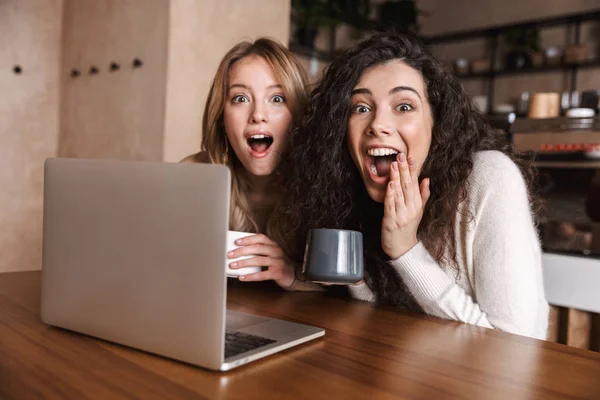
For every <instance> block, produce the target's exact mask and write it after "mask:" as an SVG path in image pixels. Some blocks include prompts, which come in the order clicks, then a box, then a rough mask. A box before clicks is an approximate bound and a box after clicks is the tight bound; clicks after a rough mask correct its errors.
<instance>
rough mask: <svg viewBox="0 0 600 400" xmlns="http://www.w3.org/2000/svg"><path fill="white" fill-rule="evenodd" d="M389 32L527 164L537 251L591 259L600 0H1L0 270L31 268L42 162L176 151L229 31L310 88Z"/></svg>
mask: <svg viewBox="0 0 600 400" xmlns="http://www.w3.org/2000/svg"><path fill="white" fill-rule="evenodd" d="M389 29H408V30H411V31H413V32H415V33H417V34H419V35H420V36H422V37H423V38H424V39H425V40H426V41H428V42H429V43H430V44H431V45H432V49H433V52H434V54H435V55H437V56H438V57H439V58H440V59H441V60H442V61H443V62H444V64H445V65H446V68H447V69H448V70H449V71H451V72H452V73H453V74H455V75H456V76H457V77H459V78H460V80H461V82H462V83H463V85H464V87H465V89H466V91H467V92H468V93H469V95H470V96H471V97H472V98H473V101H474V102H475V104H476V105H477V106H478V107H479V108H480V109H481V111H482V112H483V113H485V114H486V115H487V117H488V118H489V120H490V122H491V123H492V125H493V126H494V127H495V128H496V131H497V133H498V134H499V135H503V136H504V137H505V138H506V140H508V141H510V142H512V143H513V145H514V146H515V148H517V149H518V150H523V151H528V152H529V153H528V154H529V156H530V157H533V158H534V159H535V162H536V163H537V166H538V167H539V179H538V181H539V190H540V193H541V194H542V195H543V197H544V199H545V200H546V206H545V208H544V211H543V214H542V216H541V220H540V232H541V235H542V244H543V246H544V250H545V252H546V254H560V255H568V256H573V257H572V258H568V260H574V261H568V262H567V264H568V265H569V266H571V265H575V264H576V262H577V260H581V259H584V260H585V261H586V262H587V261H594V262H595V263H596V264H595V265H597V268H599V269H600V259H599V256H600V119H599V117H598V105H599V101H598V98H599V94H600V0H554V1H549V0H526V1H523V0H504V1H497V0H0V185H1V186H0V187H1V188H2V190H0V226H1V227H2V229H1V230H0V272H8V271H20V270H36V269H40V268H41V238H42V232H41V229H42V204H43V163H44V160H45V159H46V158H47V157H56V156H58V157H82V158H109V159H130V160H150V161H166V162H176V161H179V160H180V159H182V158H183V157H184V156H186V155H189V154H191V153H194V152H196V151H198V150H199V147H200V138H201V134H202V133H201V120H202V110H203V108H204V102H205V99H206V96H207V94H208V88H209V85H210V83H211V80H212V78H213V75H214V73H215V71H216V68H217V65H218V63H219V61H220V59H221V57H222V56H223V55H224V54H225V52H226V51H227V50H228V49H229V48H230V47H231V46H233V45H234V44H235V43H237V42H238V41H240V40H242V39H255V38H257V37H260V36H269V37H272V38H275V39H277V40H279V41H281V42H283V43H285V44H288V45H289V47H290V49H291V50H292V51H293V53H294V54H295V55H296V56H297V57H298V59H299V60H300V61H301V64H302V65H303V66H304V68H305V69H306V71H307V73H308V74H309V76H310V79H311V82H312V83H316V82H318V80H319V78H320V77H321V74H322V72H323V70H324V69H325V68H326V67H327V66H328V65H329V63H330V62H331V60H332V59H333V58H334V57H335V56H336V55H337V54H339V53H340V52H341V51H343V50H344V49H346V48H348V47H349V46H352V45H353V44H354V43H356V42H358V41H360V40H362V39H364V38H367V37H368V36H369V35H371V34H373V32H376V31H380V30H389ZM563 264H564V263H563ZM599 304H600V302H599ZM598 307H600V305H599V306H598ZM592 311H593V310H592ZM594 329H596V330H598V331H599V332H600V323H599V327H598V328H594ZM598 337H599V338H600V334H598ZM565 340H566V339H565ZM598 342H599V343H600V340H599V341H598Z"/></svg>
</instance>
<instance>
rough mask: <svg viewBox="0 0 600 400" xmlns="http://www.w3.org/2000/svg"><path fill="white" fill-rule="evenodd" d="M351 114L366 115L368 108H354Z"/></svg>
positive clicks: (361, 106)
mask: <svg viewBox="0 0 600 400" xmlns="http://www.w3.org/2000/svg"><path fill="white" fill-rule="evenodd" d="M352 112H353V113H354V114H362V113H366V112H369V107H367V106H363V105H360V106H355V107H352Z"/></svg>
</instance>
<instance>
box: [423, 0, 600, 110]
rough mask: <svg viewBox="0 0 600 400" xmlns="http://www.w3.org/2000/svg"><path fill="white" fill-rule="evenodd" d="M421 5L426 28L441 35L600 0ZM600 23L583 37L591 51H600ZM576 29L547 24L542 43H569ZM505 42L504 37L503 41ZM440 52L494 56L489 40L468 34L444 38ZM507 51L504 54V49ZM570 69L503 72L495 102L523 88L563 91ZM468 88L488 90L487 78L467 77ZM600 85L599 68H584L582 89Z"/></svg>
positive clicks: (583, 7) (590, 6) (432, 0)
mask: <svg viewBox="0 0 600 400" xmlns="http://www.w3.org/2000/svg"><path fill="white" fill-rule="evenodd" d="M418 3H419V7H420V8H422V9H424V10H427V11H429V12H430V13H431V15H430V16H428V17H423V18H422V19H421V23H422V34H424V35H436V34H443V33H449V32H455V31H462V30H467V29H475V28H481V27H487V26H494V25H500V24H507V23H512V22H517V21H524V20H530V19H537V18H546V17H552V16H559V15H563V14H570V13H578V12H585V11H591V10H597V9H598V8H600V0H560V1H559V0H554V1H549V0H528V1H523V0H504V1H497V0H453V1H445V0H420V1H419V2H418ZM599 27H600V24H598V23H586V24H583V25H582V30H581V33H582V34H581V38H582V41H583V42H589V43H590V50H591V53H592V54H596V55H598V54H600V53H599V52H598V46H599V45H600V40H599V39H598V37H599V32H600V31H599V30H598V28H599ZM569 34H572V32H571V31H569V30H567V29H566V28H565V27H553V28H547V29H542V30H541V32H540V39H541V46H542V47H548V46H559V47H562V48H564V46H565V45H566V44H567V38H568V37H569ZM500 46H502V43H501V41H500ZM434 51H435V54H436V55H437V56H438V57H439V58H441V59H443V60H446V61H449V62H451V61H452V60H455V59H456V58H459V57H465V58H468V59H476V58H484V57H486V56H489V53H488V52H489V47H488V46H487V45H486V42H485V40H469V41H462V42H455V43H449V44H443V45H439V46H436V47H435V48H434ZM499 56H500V57H502V55H501V54H499ZM567 76H568V75H567V74H563V73H558V72H552V73H539V74H528V75H515V76H503V77H500V78H498V79H497V80H496V84H495V86H494V88H495V90H494V103H495V104H498V103H504V102H510V101H514V100H515V99H516V98H517V97H518V96H519V94H520V93H521V92H523V91H529V92H539V91H563V90H567V88H568V82H569V81H568V80H566V79H565V77H567ZM463 85H464V86H465V89H466V90H467V91H468V92H469V93H470V94H472V95H480V94H486V93H487V84H486V82H485V81H484V80H482V79H463ZM598 88H600V68H593V69H589V70H582V71H580V72H579V75H578V82H577V90H586V89H598Z"/></svg>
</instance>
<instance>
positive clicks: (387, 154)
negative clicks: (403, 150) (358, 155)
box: [366, 147, 399, 183]
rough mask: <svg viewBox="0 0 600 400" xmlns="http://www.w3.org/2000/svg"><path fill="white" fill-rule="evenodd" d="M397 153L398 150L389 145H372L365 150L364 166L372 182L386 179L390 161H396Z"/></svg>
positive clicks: (388, 173) (381, 181)
mask: <svg viewBox="0 0 600 400" xmlns="http://www.w3.org/2000/svg"><path fill="white" fill-rule="evenodd" d="M398 153H399V152H398V150H396V149H392V148H390V147H374V148H371V149H368V150H367V157H366V167H367V170H368V171H369V175H370V178H371V179H372V180H373V181H374V182H376V183H386V182H387V181H388V179H389V176H390V168H391V165H392V162H393V161H396V157H397V156H398Z"/></svg>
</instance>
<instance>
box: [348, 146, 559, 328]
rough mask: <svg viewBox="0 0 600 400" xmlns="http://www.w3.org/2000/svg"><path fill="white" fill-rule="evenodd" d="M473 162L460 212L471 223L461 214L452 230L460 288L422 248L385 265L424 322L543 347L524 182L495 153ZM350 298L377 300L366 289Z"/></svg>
mask: <svg viewBox="0 0 600 400" xmlns="http://www.w3.org/2000/svg"><path fill="white" fill-rule="evenodd" d="M473 161H474V167H473V171H472V172H471V175H470V176H469V187H468V196H467V199H466V201H465V202H463V203H462V204H461V206H460V207H461V209H464V208H465V207H466V208H467V209H468V210H469V211H470V213H471V215H472V217H473V218H472V219H469V217H468V215H464V213H462V214H461V213H460V212H459V213H458V214H457V221H456V227H455V229H456V236H455V238H454V239H455V241H456V248H457V259H458V267H459V270H460V276H459V278H458V280H456V279H455V278H456V275H457V273H456V270H455V269H454V268H453V267H451V266H449V265H440V264H438V263H437V262H436V261H435V259H434V258H433V257H432V256H431V255H430V254H429V252H428V251H427V250H426V249H425V247H424V246H423V245H422V244H421V243H419V244H417V245H416V246H415V247H413V248H412V249H411V250H409V251H408V252H407V253H406V254H404V255H403V256H401V257H400V258H398V259H397V260H393V261H391V264H392V266H393V267H394V269H395V270H396V271H398V273H399V274H400V276H401V277H402V279H403V280H404V282H405V283H406V285H407V287H408V289H409V290H410V292H411V293H412V295H413V296H414V298H415V300H416V301H417V302H418V303H419V305H420V306H421V307H422V308H423V310H424V311H425V312H426V313H427V314H431V315H434V316H437V317H440V318H445V319H451V320H456V321H461V322H465V323H468V324H475V325H479V326H484V327H487V328H496V329H500V330H503V331H506V332H511V333H516V334H520V335H525V336H531V337H534V338H539V339H545V338H546V334H547V329H548V311H549V310H548V303H547V301H546V298H545V294H544V285H543V279H542V260H541V250H540V243H539V240H538V236H537V232H536V229H535V226H534V222H533V218H532V215H531V210H530V207H529V201H528V198H527V190H526V186H525V182H524V180H523V177H522V175H521V173H520V171H519V169H518V167H517V166H516V165H515V164H514V163H513V162H512V161H511V160H510V159H509V158H508V157H506V156H505V155H504V154H502V153H500V152H498V151H485V152H479V153H477V154H476V155H475V156H474V160H473ZM431 184H432V185H435V181H433V180H432V182H431ZM350 293H351V295H352V296H353V297H355V298H357V299H360V300H365V301H371V302H373V301H375V300H376V299H375V295H374V294H373V292H372V291H371V289H370V288H369V287H368V286H367V284H365V283H363V284H360V285H356V286H351V287H350Z"/></svg>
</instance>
